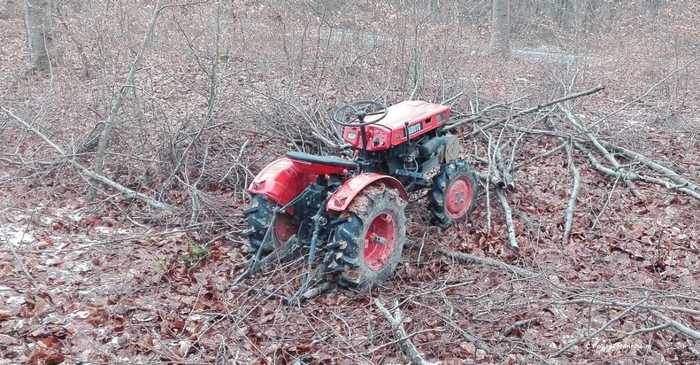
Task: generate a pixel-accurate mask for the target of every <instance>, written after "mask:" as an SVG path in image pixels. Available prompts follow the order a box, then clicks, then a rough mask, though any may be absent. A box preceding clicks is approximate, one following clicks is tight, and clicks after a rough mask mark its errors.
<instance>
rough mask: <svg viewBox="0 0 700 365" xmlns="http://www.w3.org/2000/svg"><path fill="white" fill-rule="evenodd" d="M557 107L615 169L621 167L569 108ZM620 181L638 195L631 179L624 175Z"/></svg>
mask: <svg viewBox="0 0 700 365" xmlns="http://www.w3.org/2000/svg"><path fill="white" fill-rule="evenodd" d="M559 109H561V111H563V112H564V115H566V119H568V120H569V123H571V125H573V126H574V128H576V129H577V130H578V131H579V132H581V133H583V134H584V135H585V136H586V137H587V138H588V139H589V140H590V141H591V143H593V146H595V148H596V149H597V150H598V151H599V152H600V153H601V154H602V155H603V156H604V157H605V159H606V160H608V161H609V162H610V163H611V164H612V165H613V167H614V168H615V170H621V169H622V166H621V165H620V163H619V162H618V161H617V159H616V158H615V156H613V155H612V154H611V153H610V152H609V151H608V150H607V149H606V148H605V147H603V145H602V144H601V143H600V142H599V141H598V139H597V138H596V137H595V136H594V135H593V133H591V132H589V131H588V130H587V129H586V128H584V127H583V126H582V125H581V124H580V123H579V122H578V121H576V117H575V116H574V114H573V113H572V112H571V111H570V110H568V109H566V108H565V107H563V106H561V105H559ZM622 181H623V182H624V183H625V185H627V187H628V188H629V189H630V191H631V192H632V194H633V195H634V196H637V197H638V196H639V190H638V189H637V187H636V186H635V185H634V183H633V182H632V181H630V180H629V179H628V178H625V177H623V178H622Z"/></svg>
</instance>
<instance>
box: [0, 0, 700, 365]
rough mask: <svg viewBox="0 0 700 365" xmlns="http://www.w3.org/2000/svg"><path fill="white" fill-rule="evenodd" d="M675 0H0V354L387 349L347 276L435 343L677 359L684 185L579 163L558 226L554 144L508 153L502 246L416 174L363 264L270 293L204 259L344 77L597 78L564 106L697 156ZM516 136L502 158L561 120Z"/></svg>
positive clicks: (191, 357)
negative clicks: (590, 91) (398, 250)
mask: <svg viewBox="0 0 700 365" xmlns="http://www.w3.org/2000/svg"><path fill="white" fill-rule="evenodd" d="M28 4H29V6H28ZM504 9H505V12H504ZM504 15H505V16H504ZM504 21H505V23H504ZM698 24H700V2H697V1H693V0H677V1H670V0H669V1H664V0H647V1H618V0H582V1H573V0H555V1H552V0H549V1H545V0H521V1H505V0H494V1H490V0H482V1H476V0H475V1H467V0H452V1H449V0H446V1H440V0H431V1H417V0H415V1H352V2H345V1H334V0H329V1H314V0H309V1H253V0H251V1H238V0H233V1H193V2H174V1H138V0H135V1H107V0H104V1H103V0H96V1H77V0H52V1H48V0H29V1H19V0H5V1H0V40H2V46H1V47H0V107H2V109H1V110H0V278H1V280H0V364H17V363H33V364H59V363H80V362H89V363H160V362H172V363H183V364H185V363H186V364H194V363H221V364H223V363H261V364H262V363H266V364H273V363H293V362H296V363H318V362H324V363H326V362H337V363H401V362H404V361H405V360H404V359H403V357H402V353H401V352H400V350H399V347H398V345H397V343H398V342H399V340H400V339H397V338H395V337H394V335H393V332H392V330H391V327H390V325H389V323H388V322H387V321H386V320H385V318H384V317H383V316H382V314H381V313H380V312H379V311H378V310H377V308H376V307H375V306H374V305H373V304H372V298H382V299H383V300H384V301H385V302H387V303H392V302H393V300H394V299H397V300H399V302H400V308H401V310H402V312H403V314H404V321H403V325H404V326H405V328H406V330H407V332H408V333H409V337H410V340H411V341H412V342H413V343H414V344H415V345H416V347H417V348H418V350H419V351H420V352H422V353H423V355H424V356H425V357H426V358H427V359H432V360H436V361H437V360H441V361H442V362H443V363H462V362H465V363H471V362H475V363H551V364H566V363H655V364H656V363H659V364H660V363H676V364H691V363H697V361H699V359H700V344H699V342H698V336H700V335H698V333H697V331H698V330H697V328H699V327H700V289H698V282H699V280H700V240H699V239H698V237H700V222H699V218H698V217H699V215H698V212H699V211H700V204H699V202H698V201H697V200H695V199H693V198H691V197H689V196H687V195H684V194H680V193H678V192H676V191H672V190H671V191H670V190H668V189H662V188H659V187H656V186H654V185H650V184H640V185H639V186H640V192H641V194H640V195H639V196H634V195H632V194H631V193H630V191H629V190H627V189H626V188H625V186H624V184H622V183H621V182H619V181H618V180H616V179H610V178H606V177H604V176H602V175H601V174H599V173H598V172H596V171H595V170H593V169H582V170H581V180H582V182H583V186H584V188H583V189H582V190H581V192H580V193H579V196H578V208H577V210H576V212H575V215H574V223H573V229H572V233H571V240H570V241H569V242H568V243H567V244H562V240H561V235H562V230H563V228H562V225H563V217H562V212H563V210H564V209H565V207H566V204H567V200H568V198H569V185H570V177H569V176H568V168H567V158H566V156H565V155H564V156H562V155H552V156H551V157H550V158H547V159H544V160H541V161H539V162H538V163H536V164H531V165H529V166H527V167H525V168H523V169H521V170H519V171H518V174H517V176H516V190H515V191H514V192H512V193H510V194H509V200H510V203H511V206H512V208H513V210H514V218H515V220H516V224H515V227H516V232H517V236H518V239H519V242H520V251H519V253H518V254H514V253H513V252H512V251H511V250H509V249H508V247H507V243H506V242H507V241H506V238H505V235H504V232H505V230H506V226H505V223H504V217H502V216H501V215H500V214H499V213H498V212H497V211H494V216H493V217H490V214H489V219H488V220H487V217H486V209H485V207H484V204H483V203H482V204H481V205H480V206H479V207H478V208H477V210H476V211H475V213H474V216H473V218H472V221H471V222H470V223H468V224H464V225H460V226H458V227H452V228H450V229H448V230H445V231H440V230H438V229H437V228H435V227H430V226H429V225H428V224H427V223H428V220H429V218H428V216H427V212H426V211H425V209H424V208H423V205H422V204H426V202H425V201H422V202H421V201H418V202H416V203H415V204H413V207H412V208H410V209H409V211H408V215H409V227H408V229H407V231H408V234H409V238H410V239H411V240H413V241H414V242H416V243H419V244H417V245H415V247H416V249H408V250H406V251H405V253H404V255H405V260H404V261H403V262H402V264H401V265H400V266H399V269H398V272H397V276H396V278H395V279H394V280H392V281H390V282H388V283H386V287H385V288H382V289H381V290H379V291H377V292H373V293H371V294H367V293H364V294H362V293H353V292H349V291H334V292H331V293H327V294H325V295H323V296H320V297H318V298H315V299H313V300H311V301H310V302H308V303H305V304H304V305H303V306H299V307H289V306H285V305H283V304H282V303H280V302H279V301H275V300H273V299H268V298H265V295H264V294H260V292H254V291H251V290H246V289H241V288H237V289H234V290H229V289H227V283H228V282H229V281H230V280H231V279H232V278H233V277H235V276H236V275H237V274H238V273H239V272H240V271H241V270H243V268H244V266H245V262H246V257H247V256H246V254H245V253H244V252H243V251H242V249H241V247H242V244H243V238H242V237H240V235H239V233H240V232H241V231H242V230H243V229H244V228H245V226H244V222H243V220H242V215H241V211H242V209H243V207H245V205H246V204H247V199H248V197H247V195H246V193H245V187H246V186H247V184H248V182H249V181H250V180H251V179H252V177H253V176H254V174H255V173H256V172H257V171H258V170H259V169H260V168H262V167H263V166H264V165H265V164H266V163H267V162H269V161H271V160H273V159H274V158H276V156H278V155H280V154H282V153H283V152H284V151H286V150H288V149H299V150H305V151H308V152H314V153H341V151H339V148H338V146H339V143H340V139H339V138H338V134H337V132H338V131H337V130H336V129H334V127H333V126H332V124H331V123H330V122H329V117H328V113H329V112H330V111H332V110H333V108H334V107H336V106H337V105H339V104H340V103H343V102H348V101H352V100H356V99H366V98H368V97H371V98H378V99H381V100H383V101H385V102H386V103H388V104H392V103H395V102H399V101H401V100H405V99H407V98H408V97H409V96H414V97H415V98H417V99H424V100H428V101H433V102H442V101H446V100H450V101H451V103H452V104H453V108H454V109H455V110H458V111H469V110H472V111H473V110H475V109H476V110H479V109H483V108H484V107H485V106H488V105H493V104H504V105H510V106H511V108H512V109H517V108H526V107H528V106H531V105H537V104H542V103H544V102H546V101H547V100H551V99H553V98H556V97H559V96H562V95H565V94H567V93H568V92H570V91H575V90H583V89H587V88H590V87H593V86H595V85H599V84H601V85H604V86H605V87H606V88H605V90H604V91H603V92H600V93H597V94H595V95H592V96H590V97H586V98H580V99H577V100H576V102H575V103H571V104H569V105H568V107H569V108H571V109H572V111H573V113H574V114H575V115H576V116H577V117H578V118H579V120H580V121H582V122H584V123H586V125H588V123H591V122H594V121H596V120H600V119H601V118H603V117H604V120H603V121H602V122H601V123H597V124H595V125H594V126H592V127H591V129H592V130H594V132H595V133H596V135H598V136H600V138H604V139H605V140H607V141H609V142H611V143H614V144H617V145H620V146H624V147H627V148H630V149H633V150H635V151H637V152H640V153H643V154H644V155H646V156H650V157H652V158H654V159H655V160H656V161H660V162H662V163H663V164H665V165H666V166H671V167H672V168H673V169H674V170H676V171H678V172H679V173H682V175H683V176H685V177H687V178H689V179H690V180H691V181H694V183H695V184H698V183H700V163H699V162H698V161H700V159H699V158H700V141H699V140H698V138H699V133H700V117H699V116H698V115H700V92H699V90H700V88H699V87H698V85H700V82H699V76H698V75H699V72H698V71H699V70H698V67H699V66H698V63H699V60H698V57H700V43H698V42H699V41H698V39H699V37H698V35H700V29H699V25H698ZM37 34H38V35H37ZM496 35H497V36H496ZM19 121H24V122H25V123H26V124H22V123H21V122H19ZM27 126H30V127H31V128H28V127H27ZM37 132H38V133H37ZM39 134H41V135H43V136H44V137H45V138H46V139H48V140H50V141H52V142H53V143H54V144H55V147H52V146H50V145H49V144H47V143H46V141H45V140H43V139H42V138H41V137H40V136H39ZM526 139H527V142H528V144H527V145H528V146H529V147H527V148H523V149H521V150H520V151H519V152H518V155H517V157H518V160H527V159H528V158H529V157H532V156H535V155H537V154H538V153H541V152H543V151H546V150H548V149H550V148H552V147H555V146H557V144H559V141H558V140H557V139H556V138H551V137H546V136H528V137H527V138H526ZM464 143H465V145H466V146H467V151H466V152H467V156H466V158H468V159H470V160H471V161H472V162H473V163H474V164H475V165H476V166H479V160H478V157H479V156H480V155H481V154H482V152H483V151H482V150H481V149H480V148H482V147H483V146H482V147H479V144H477V143H476V142H474V143H472V144H470V143H471V142H470V140H469V139H467V140H465V142H464ZM56 147H58V148H56ZM58 150H60V151H61V152H60V153H59V152H58ZM572 158H573V159H574V160H576V161H577V162H578V163H579V165H580V166H583V165H585V156H582V155H574V156H573V157H572ZM625 167H626V168H628V169H630V170H633V171H635V170H636V169H638V168H639V167H638V166H637V165H636V164H635V163H629V165H626V166H625ZM81 168H84V169H87V170H81ZM86 171H88V172H93V173H97V174H100V175H101V176H103V177H104V178H105V179H107V180H109V182H111V183H106V182H105V181H104V180H100V179H96V178H95V176H94V175H90V174H89V173H86ZM124 189H126V190H124ZM136 192H138V193H140V194H143V196H141V195H135V193H136ZM144 197H145V198H146V199H143V198H144ZM170 207H172V208H173V209H169V208H170ZM487 222H488V224H487ZM491 222H493V224H492V223H491ZM424 247H442V248H446V249H449V250H451V252H464V253H470V254H473V255H477V256H479V257H485V258H492V259H494V260H498V261H497V262H499V263H509V264H510V265H514V266H517V267H519V268H522V269H526V270H527V272H528V273H530V274H532V275H523V273H522V272H521V273H520V274H517V273H515V272H513V271H512V270H509V269H505V270H504V269H503V266H498V265H496V266H488V265H477V264H464V263H462V262H457V261H456V260H455V259H454V257H452V258H450V256H449V255H443V254H440V253H439V252H436V251H435V250H433V249H427V248H426V249H423V248H424ZM506 267H511V266H506ZM300 271H301V268H300V267H284V268H278V269H276V270H273V271H271V272H266V273H263V274H261V275H259V276H257V277H255V278H253V279H250V280H248V281H247V284H248V285H249V286H250V287H258V288H276V289H279V288H283V287H285V285H287V284H288V282H289V281H293V280H296V279H295V278H298V276H299V274H300ZM676 324H678V325H679V326H676ZM601 328H602V330H599V329H601ZM684 329H687V330H691V331H695V332H687V331H685V330H684ZM572 342H576V344H575V345H573V346H572V347H571V348H570V349H568V350H567V351H564V352H563V353H561V354H557V351H558V350H560V349H562V348H564V347H566V346H567V344H571V343H572ZM555 354H556V356H554V355H555Z"/></svg>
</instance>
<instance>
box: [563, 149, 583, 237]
mask: <svg viewBox="0 0 700 365" xmlns="http://www.w3.org/2000/svg"><path fill="white" fill-rule="evenodd" d="M572 149H573V147H572V146H571V144H567V147H566V155H567V157H568V161H569V162H568V164H569V171H570V172H571V195H570V197H569V204H567V206H566V211H565V212H564V234H563V236H562V244H564V245H566V244H567V243H569V238H570V237H571V227H572V226H573V222H574V211H575V210H576V198H577V197H578V192H579V191H580V190H581V174H580V173H579V171H578V168H577V167H576V164H575V163H574V157H573V152H572Z"/></svg>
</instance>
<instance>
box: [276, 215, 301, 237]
mask: <svg viewBox="0 0 700 365" xmlns="http://www.w3.org/2000/svg"><path fill="white" fill-rule="evenodd" d="M273 228H274V234H275V238H276V239H277V242H278V243H280V244H285V243H287V241H289V239H290V238H292V236H293V235H295V234H296V233H297V231H298V230H299V225H298V224H297V223H296V222H295V221H294V218H292V217H291V216H290V215H288V214H285V213H282V214H279V215H278V216H277V218H276V219H275V226H274V227H273Z"/></svg>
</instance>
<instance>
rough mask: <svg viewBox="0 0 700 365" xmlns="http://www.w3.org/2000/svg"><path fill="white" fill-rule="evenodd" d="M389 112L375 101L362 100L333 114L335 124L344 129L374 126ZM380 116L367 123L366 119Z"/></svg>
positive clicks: (346, 105)
mask: <svg viewBox="0 0 700 365" xmlns="http://www.w3.org/2000/svg"><path fill="white" fill-rule="evenodd" d="M388 112H389V110H388V109H387V108H386V106H385V105H384V104H382V103H380V102H377V101H373V100H362V101H357V102H354V103H351V104H345V105H343V106H341V107H340V108H338V109H337V110H336V111H335V113H333V122H335V123H336V124H339V125H342V126H344V127H363V126H366V125H370V124H374V123H377V122H379V121H380V120H382V119H384V117H386V115H387V113H388ZM370 115H379V118H376V119H374V118H373V120H372V121H371V122H365V117H367V116H370Z"/></svg>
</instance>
